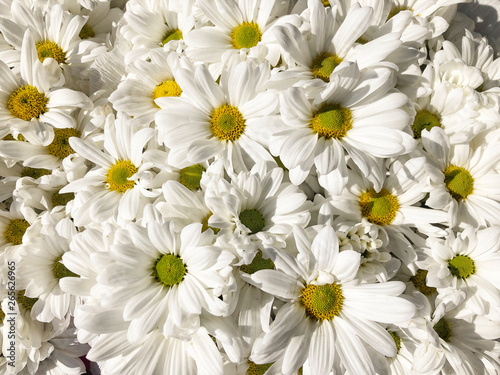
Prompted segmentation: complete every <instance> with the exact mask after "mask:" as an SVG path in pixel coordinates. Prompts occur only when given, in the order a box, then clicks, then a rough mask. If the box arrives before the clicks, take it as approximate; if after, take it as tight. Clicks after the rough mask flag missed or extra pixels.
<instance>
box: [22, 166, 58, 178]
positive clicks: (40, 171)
mask: <svg viewBox="0 0 500 375" xmlns="http://www.w3.org/2000/svg"><path fill="white" fill-rule="evenodd" d="M51 173H52V172H51V171H49V170H48V169H44V168H31V167H24V168H23V170H22V172H21V177H31V178H33V179H35V180H36V179H37V178H40V177H42V176H46V175H49V174H51Z"/></svg>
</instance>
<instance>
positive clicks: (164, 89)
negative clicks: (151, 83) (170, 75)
mask: <svg viewBox="0 0 500 375" xmlns="http://www.w3.org/2000/svg"><path fill="white" fill-rule="evenodd" d="M181 94H182V90H181V87H180V86H179V84H178V83H177V82H175V81H174V80H166V81H163V82H162V83H160V84H159V85H157V86H156V87H155V88H154V90H153V103H154V100H155V99H158V98H162V97H165V96H181ZM154 104H155V106H156V108H160V107H158V105H157V104H156V103H154Z"/></svg>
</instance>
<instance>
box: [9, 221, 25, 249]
mask: <svg viewBox="0 0 500 375" xmlns="http://www.w3.org/2000/svg"><path fill="white" fill-rule="evenodd" d="M29 226H30V224H29V223H28V222H27V221H26V220H24V219H12V220H11V221H9V224H7V227H5V231H4V232H3V238H4V239H5V241H6V242H8V243H11V244H12V245H21V244H22V243H23V236H24V233H25V232H26V229H28V228H29Z"/></svg>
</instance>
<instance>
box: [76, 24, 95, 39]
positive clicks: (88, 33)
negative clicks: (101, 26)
mask: <svg viewBox="0 0 500 375" xmlns="http://www.w3.org/2000/svg"><path fill="white" fill-rule="evenodd" d="M78 36H79V37H80V39H89V38H93V37H94V36H95V32H94V30H93V29H92V27H90V25H88V24H85V25H83V27H82V29H81V30H80V33H79V34H78Z"/></svg>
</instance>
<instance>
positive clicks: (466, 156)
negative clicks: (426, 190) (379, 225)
mask: <svg viewBox="0 0 500 375" xmlns="http://www.w3.org/2000/svg"><path fill="white" fill-rule="evenodd" d="M422 143H423V145H424V147H425V150H426V151H427V153H428V155H429V157H430V158H432V160H433V161H434V163H435V166H436V167H437V168H433V172H432V181H433V182H434V183H435V185H436V186H435V188H434V189H433V190H432V191H431V192H430V197H429V199H428V200H427V203H426V204H427V205H428V206H430V207H433V208H436V209H446V210H447V211H448V212H449V213H450V217H451V219H452V222H451V223H450V224H451V226H452V227H454V226H455V225H458V226H463V224H466V223H468V224H472V225H475V226H477V227H484V226H488V225H500V192H499V191H498V186H499V184H500V174H499V173H498V172H497V170H496V169H497V168H498V165H499V160H500V159H499V155H500V154H499V153H500V148H499V147H498V143H497V142H494V143H491V144H488V143H485V144H482V145H480V146H479V147H477V148H476V149H474V148H472V147H471V146H469V145H468V144H458V145H450V141H449V139H448V136H447V135H446V134H445V132H444V131H443V130H442V129H440V128H439V127H435V128H432V129H431V131H430V132H427V131H424V132H423V133H422Z"/></svg>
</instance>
